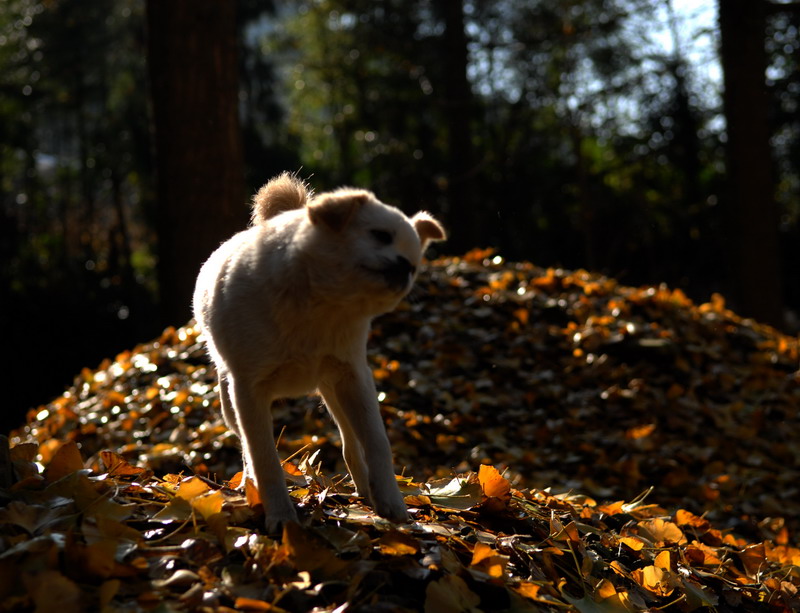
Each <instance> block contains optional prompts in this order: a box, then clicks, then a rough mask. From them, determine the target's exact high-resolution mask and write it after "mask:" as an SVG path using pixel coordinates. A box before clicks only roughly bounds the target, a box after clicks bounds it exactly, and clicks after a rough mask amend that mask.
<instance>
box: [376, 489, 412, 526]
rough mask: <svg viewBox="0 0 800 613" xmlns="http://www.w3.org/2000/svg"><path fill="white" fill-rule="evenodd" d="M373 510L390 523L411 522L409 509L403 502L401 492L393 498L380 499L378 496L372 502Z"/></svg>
mask: <svg viewBox="0 0 800 613" xmlns="http://www.w3.org/2000/svg"><path fill="white" fill-rule="evenodd" d="M372 508H373V509H375V512H376V513H377V514H378V515H380V516H381V517H383V518H384V519H388V520H389V521H393V522H395V523H398V524H403V523H406V522H407V521H409V517H408V507H406V503H405V502H403V496H402V494H400V492H399V491H397V492H396V494H392V495H391V496H386V497H384V498H378V497H377V496H376V497H375V498H374V499H373V500H372Z"/></svg>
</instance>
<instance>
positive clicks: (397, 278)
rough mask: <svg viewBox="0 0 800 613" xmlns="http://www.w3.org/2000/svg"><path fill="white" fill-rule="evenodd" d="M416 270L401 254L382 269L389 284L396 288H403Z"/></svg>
mask: <svg viewBox="0 0 800 613" xmlns="http://www.w3.org/2000/svg"><path fill="white" fill-rule="evenodd" d="M416 271H417V269H416V267H415V266H414V265H413V264H412V263H411V262H409V261H408V259H407V258H404V257H403V256H402V255H401V256H398V257H397V258H396V259H395V260H394V261H393V262H390V263H389V265H388V266H386V268H384V269H383V273H384V275H385V277H386V281H387V282H388V284H389V286H390V287H391V288H393V289H398V290H403V289H405V288H406V286H407V285H408V282H409V281H410V279H411V276H412V275H413V274H414V273H415V272H416Z"/></svg>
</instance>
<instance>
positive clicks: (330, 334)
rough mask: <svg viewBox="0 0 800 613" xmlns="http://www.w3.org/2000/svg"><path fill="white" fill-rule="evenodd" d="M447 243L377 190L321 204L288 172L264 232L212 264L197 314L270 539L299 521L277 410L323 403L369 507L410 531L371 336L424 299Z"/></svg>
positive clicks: (423, 217)
mask: <svg viewBox="0 0 800 613" xmlns="http://www.w3.org/2000/svg"><path fill="white" fill-rule="evenodd" d="M444 238H445V233H444V230H443V229H442V226H441V225H439V223H438V222H437V221H436V220H435V219H434V218H433V217H431V216H430V215H429V214H427V213H424V212H420V213H417V214H416V215H414V216H413V217H411V218H410V219H409V218H408V217H406V216H405V215H404V214H403V213H402V212H401V211H400V210H398V209H396V208H394V207H391V206H387V205H386V204H383V203H381V202H379V201H378V200H377V199H376V198H375V196H374V194H372V193H371V192H368V191H364V190H355V189H346V188H343V189H339V190H337V191H333V192H329V193H324V194H320V195H318V196H315V197H314V196H313V195H312V194H311V193H309V192H308V191H307V190H306V187H305V185H304V184H303V183H302V182H301V181H299V180H298V179H296V178H295V177H293V176H291V175H289V174H288V173H284V174H282V175H280V176H279V177H277V178H275V179H273V180H271V181H270V182H269V183H267V184H266V185H265V186H263V187H262V188H261V189H260V190H259V192H258V193H257V194H256V196H255V198H254V199H253V216H252V224H251V226H250V227H249V228H248V229H247V230H245V231H243V232H240V233H239V234H236V235H235V236H233V237H232V238H231V239H229V240H228V241H227V242H225V243H223V244H222V246H221V247H220V248H219V249H217V250H216V251H215V252H214V253H213V254H212V255H211V257H210V258H209V259H208V261H207V262H206V263H205V264H204V265H203V267H202V269H201V271H200V275H199V276H198V278H197V286H196V288H195V293H194V314H195V318H196V319H197V322H198V324H199V325H200V328H201V330H202V332H203V334H204V336H205V338H206V342H207V343H208V348H209V352H210V354H211V358H212V360H213V361H214V363H215V365H216V367H217V372H218V375H219V387H220V401H221V404H222V411H223V415H224V418H225V422H226V423H227V425H228V427H229V428H230V429H231V430H233V432H235V433H236V434H237V435H238V436H239V438H240V439H241V442H242V451H243V457H244V478H245V479H246V478H247V477H250V478H254V480H255V483H256V485H257V487H258V492H259V495H260V497H261V500H262V502H263V503H264V511H265V515H266V526H267V529H268V530H270V531H274V530H276V529H277V528H278V527H279V526H280V525H281V524H282V523H283V522H286V521H291V520H296V518H297V516H296V514H295V510H294V507H293V506H292V503H291V501H290V499H289V495H288V493H287V491H286V483H285V481H284V473H283V470H282V468H281V464H280V461H279V459H278V454H277V452H276V450H275V440H274V435H273V425H272V415H271V411H270V407H271V405H272V402H273V401H274V400H276V399H279V398H286V397H295V396H301V395H304V394H308V393H312V392H314V391H315V390H317V391H319V393H320V394H321V395H322V397H323V399H324V401H325V404H326V405H327V407H328V410H329V412H330V413H331V415H332V416H333V418H334V420H335V421H336V424H337V425H338V427H339V432H340V433H341V437H342V450H343V454H344V459H345V462H346V464H347V468H348V470H349V471H350V475H351V476H352V478H353V481H354V482H355V485H356V489H357V491H358V493H359V495H361V496H364V497H366V498H368V500H369V501H370V503H371V504H372V506H373V508H374V509H375V511H376V512H377V513H378V514H379V515H381V516H382V517H386V518H388V519H390V520H393V521H404V520H406V519H407V510H406V506H405V503H404V502H403V497H402V495H401V493H400V490H399V489H398V487H397V482H396V479H395V476H394V475H395V473H394V469H393V467H392V454H391V449H390V447H389V440H388V438H387V437H386V431H385V428H384V426H383V422H382V420H381V416H380V412H379V409H378V401H377V394H376V391H375V384H374V382H373V380H372V373H371V372H370V369H369V366H368V365H367V359H366V344H367V335H368V334H369V325H370V321H371V320H372V318H373V317H375V316H376V315H379V314H381V313H385V312H387V311H390V310H392V309H393V308H394V307H395V306H396V305H397V303H398V302H399V301H400V299H401V298H402V297H403V296H404V295H405V294H406V293H407V292H408V290H409V289H410V287H411V284H412V283H413V280H414V276H415V274H416V272H417V268H418V267H419V264H420V259H421V257H422V254H423V252H424V250H425V247H426V245H427V244H428V242H429V241H433V240H443V239H444ZM244 482H245V481H244V479H243V480H242V483H243V484H244Z"/></svg>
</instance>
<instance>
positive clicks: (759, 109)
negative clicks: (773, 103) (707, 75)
mask: <svg viewBox="0 0 800 613" xmlns="http://www.w3.org/2000/svg"><path fill="white" fill-rule="evenodd" d="M719 24H720V35H721V39H722V45H721V58H722V67H723V71H724V74H725V96H724V99H725V115H726V119H727V130H726V132H727V137H728V142H727V151H728V155H727V163H728V169H727V177H728V191H727V198H728V202H729V206H730V209H731V213H732V216H731V219H732V226H733V227H732V229H733V233H732V237H733V240H732V247H733V249H732V254H733V261H734V262H735V271H736V275H735V276H736V282H737V283H736V289H737V290H738V300H739V303H740V304H741V305H742V309H743V311H744V312H745V313H747V314H749V315H751V316H753V317H756V318H758V319H760V320H762V321H767V322H770V323H773V324H776V325H779V324H780V323H781V322H782V315H783V296H782V291H781V277H780V257H779V249H780V246H779V235H778V213H777V209H776V206H775V180H774V174H773V167H772V151H771V150H770V142H769V141H770V126H769V117H768V112H769V99H768V96H767V90H766V82H765V80H766V68H767V57H766V52H765V49H764V34H765V26H766V3H765V2H760V1H759V2H752V1H747V0H722V1H720V3H719Z"/></svg>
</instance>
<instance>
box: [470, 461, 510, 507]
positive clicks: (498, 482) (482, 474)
mask: <svg viewBox="0 0 800 613" xmlns="http://www.w3.org/2000/svg"><path fill="white" fill-rule="evenodd" d="M478 482H479V483H480V484H481V489H482V490H483V493H484V494H485V495H486V496H489V497H490V498H499V499H500V500H503V501H504V502H505V501H508V500H510V499H511V484H510V483H509V482H508V479H506V478H505V477H504V476H503V475H501V474H500V473H499V472H498V471H497V469H496V468H495V467H494V466H490V465H488V464H481V467H480V468H479V469H478Z"/></svg>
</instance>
